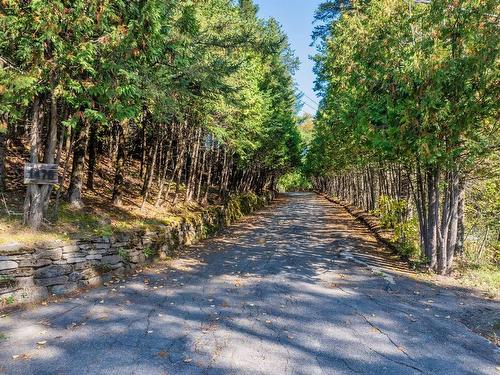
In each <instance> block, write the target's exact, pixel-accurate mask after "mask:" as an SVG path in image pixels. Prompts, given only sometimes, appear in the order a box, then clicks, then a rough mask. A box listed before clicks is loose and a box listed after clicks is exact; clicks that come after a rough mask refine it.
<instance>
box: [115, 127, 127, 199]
mask: <svg viewBox="0 0 500 375" xmlns="http://www.w3.org/2000/svg"><path fill="white" fill-rule="evenodd" d="M117 131H118V148H117V155H116V162H115V180H114V183H113V195H112V198H111V201H112V203H113V204H114V205H115V206H121V205H122V204H123V200H122V199H123V181H124V176H123V173H124V168H125V162H126V158H127V131H128V124H126V123H125V124H122V125H121V126H120V127H119V128H118V129H117Z"/></svg>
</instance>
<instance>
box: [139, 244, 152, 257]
mask: <svg viewBox="0 0 500 375" xmlns="http://www.w3.org/2000/svg"><path fill="white" fill-rule="evenodd" d="M142 252H143V254H144V256H145V257H146V258H151V257H152V256H153V255H154V250H153V248H151V246H146V247H145V248H144V250H143V251H142Z"/></svg>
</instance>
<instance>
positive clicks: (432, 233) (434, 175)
mask: <svg viewBox="0 0 500 375" xmlns="http://www.w3.org/2000/svg"><path fill="white" fill-rule="evenodd" d="M427 178H428V187H427V194H428V199H427V203H428V206H429V207H428V209H427V215H428V226H427V233H426V235H427V241H426V242H427V246H428V249H427V251H426V256H427V257H428V259H429V261H430V267H431V268H432V269H435V268H436V265H437V241H438V226H439V170H438V168H437V167H434V168H433V169H431V170H430V171H429V172H428V177H427Z"/></svg>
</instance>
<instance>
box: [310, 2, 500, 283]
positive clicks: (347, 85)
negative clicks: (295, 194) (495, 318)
mask: <svg viewBox="0 0 500 375" xmlns="http://www.w3.org/2000/svg"><path fill="white" fill-rule="evenodd" d="M498 14H499V7H498V2H496V1H490V0H463V1H454V0H432V1H399V0H372V1H357V0H354V1H346V0H334V1H326V2H324V3H323V4H322V5H321V6H320V8H319V9H318V11H317V14H316V20H317V23H316V25H317V26H316V29H315V31H314V37H315V39H316V44H317V45H318V47H319V48H318V51H319V52H318V54H317V55H316V56H315V58H314V59H315V63H316V67H315V69H316V74H317V81H316V89H317V90H318V92H320V93H321V96H322V101H321V103H320V104H321V106H320V109H319V111H318V114H317V116H316V119H315V124H314V134H313V139H312V141H311V142H310V143H309V145H308V149H309V152H308V154H307V160H306V165H305V167H304V168H305V173H306V174H307V175H308V176H310V177H311V181H312V183H313V185H314V188H315V189H317V190H320V191H323V192H325V193H328V194H330V195H333V196H335V197H337V198H338V199H341V200H344V201H347V202H349V203H351V204H353V205H355V206H357V207H360V208H362V209H364V210H366V211H370V212H372V213H375V214H376V215H378V216H379V217H380V219H381V221H382V223H383V224H384V225H386V226H388V227H390V228H393V229H394V232H395V235H396V237H397V242H398V243H399V247H400V249H401V251H402V253H403V254H404V255H406V256H408V257H414V258H416V259H418V260H420V261H422V262H424V263H425V264H427V265H428V266H429V268H430V269H432V270H434V271H436V272H438V273H440V274H448V273H449V272H450V271H451V270H452V269H453V262H454V259H455V257H459V258H461V259H463V256H464V252H465V253H466V254H465V255H467V257H468V259H473V260H475V261H484V263H487V264H490V265H494V268H495V269H496V270H497V273H496V274H497V275H498V264H499V261H500V247H499V245H500V242H499V240H500V226H499V225H500V195H499V194H500V175H499V173H500V155H499V148H500V127H499V94H500V85H499V79H500V76H499V71H500V70H499V55H498V51H499V41H500V38H499V32H498V30H499V16H498Z"/></svg>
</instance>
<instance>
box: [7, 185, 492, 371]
mask: <svg viewBox="0 0 500 375" xmlns="http://www.w3.org/2000/svg"><path fill="white" fill-rule="evenodd" d="M346 250H348V251H349V252H350V253H351V254H353V257H357V258H359V259H363V261H364V262H366V263H368V264H369V265H372V266H376V267H380V269H382V270H384V272H386V273H387V274H390V275H391V277H392V278H393V279H394V283H391V282H388V280H387V278H384V277H382V275H380V274H378V273H377V272H374V271H373V269H372V268H370V267H367V266H365V265H362V264H359V263H356V262H354V261H352V260H351V259H346V258H345V257H344V256H342V254H343V252H345V251H346ZM461 292H462V291H460V290H454V289H443V288H439V287H436V286H435V285H433V284H431V283H427V282H423V281H418V280H414V279H413V278H412V272H411V271H409V270H408V269H407V267H406V266H405V264H404V263H402V262H400V261H399V260H397V259H395V258H394V257H392V255H391V254H389V253H387V251H386V250H385V249H383V248H381V247H380V246H379V245H378V244H377V243H376V241H375V240H374V239H373V237H372V236H371V234H370V233H369V231H368V230H367V229H366V228H365V227H363V226H362V225H361V224H359V223H357V222H356V221H354V220H353V219H352V218H351V217H350V216H349V215H348V214H347V213H346V212H345V211H344V210H343V209H342V208H340V207H336V206H334V205H332V204H330V203H329V202H326V201H324V200H323V199H320V198H317V197H316V196H314V195H311V194H292V195H287V196H281V197H280V198H279V199H278V201H277V202H276V203H275V204H274V205H273V206H272V207H270V208H269V209H267V210H265V211H263V212H262V213H260V214H258V215H256V216H254V217H251V218H248V219H247V220H245V221H244V222H242V223H240V224H238V225H236V226H233V227H232V228H230V229H228V230H226V231H225V232H224V233H223V235H221V236H219V237H218V238H216V239H213V240H208V241H205V242H203V243H200V244H198V245H197V246H194V247H191V248H190V249H189V250H187V251H186V253H185V255H183V256H182V258H180V259H177V260H174V261H171V262H168V263H164V264H158V265H156V266H154V267H152V268H150V269H147V270H144V271H143V272H141V273H138V274H136V275H133V276H131V277H129V278H125V279H122V280H116V281H115V282H113V283H112V284H110V285H109V286H107V287H102V288H97V289H94V290H91V291H89V292H88V293H84V294H82V295H80V296H79V297H76V298H72V299H67V300H61V301H59V302H57V303H51V304H49V305H48V306H40V307H38V308H36V309H33V310H30V311H19V312H16V313H13V314H11V315H9V316H7V317H4V318H2V319H0V332H3V333H4V334H5V336H6V337H4V339H3V340H1V341H0V373H6V374H115V373H116V374H316V373H317V374H337V373H339V374H340V373H366V374H418V373H423V374H491V373H493V372H494V371H495V365H496V363H498V359H499V356H498V351H497V350H496V349H495V347H494V346H493V345H492V344H491V343H489V342H487V341H486V340H485V339H483V338H482V337H480V336H478V335H476V334H474V333H473V332H471V331H470V330H469V329H468V328H467V327H466V326H465V325H464V324H462V323H461V322H462V321H466V322H467V319H466V317H467V315H468V314H469V313H470V312H471V311H474V312H477V311H480V310H481V311H483V312H484V313H485V314H497V313H498V311H499V310H498V304H497V303H496V302H493V301H485V300H482V299H480V298H477V297H474V296H472V295H468V296H465V295H463V294H462V293H461ZM44 341H46V342H44ZM37 343H38V344H37ZM13 356H14V358H13ZM16 356H18V357H16Z"/></svg>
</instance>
